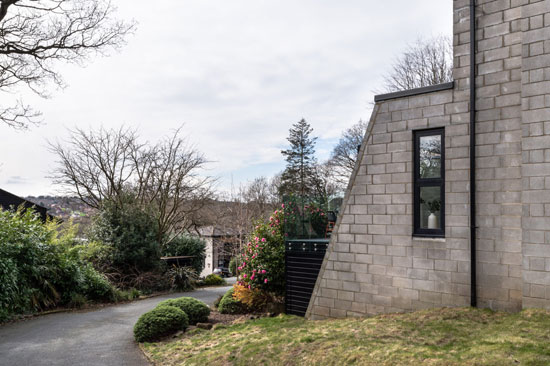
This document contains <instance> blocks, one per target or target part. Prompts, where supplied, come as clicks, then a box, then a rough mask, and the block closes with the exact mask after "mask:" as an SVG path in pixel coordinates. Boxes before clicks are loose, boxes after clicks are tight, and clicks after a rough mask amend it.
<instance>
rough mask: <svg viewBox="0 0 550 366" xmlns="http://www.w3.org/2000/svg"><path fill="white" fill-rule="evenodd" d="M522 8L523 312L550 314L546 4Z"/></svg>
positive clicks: (530, 2) (549, 33)
mask: <svg viewBox="0 0 550 366" xmlns="http://www.w3.org/2000/svg"><path fill="white" fill-rule="evenodd" d="M522 3H523V6H522V9H521V11H522V19H521V29H522V64H521V72H522V77H521V80H522V87H521V101H522V114H521V118H522V122H523V124H522V149H523V156H522V168H521V169H522V177H523V178H522V185H523V187H522V188H523V196H522V202H523V223H522V227H523V237H522V239H523V243H522V253H523V307H541V308H546V309H550V0H543V1H541V0H537V1H535V0H523V1H522Z"/></svg>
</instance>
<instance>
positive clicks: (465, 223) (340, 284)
mask: <svg viewBox="0 0 550 366" xmlns="http://www.w3.org/2000/svg"><path fill="white" fill-rule="evenodd" d="M453 3H454V79H455V87H454V89H453V90H448V91H439V92H436V93H430V94H423V95H416V96H411V97H406V98H400V99H395V100H389V101H384V102H381V103H377V105H376V107H375V109H374V112H373V115H372V118H371V121H370V125H369V129H368V132H367V134H366V136H365V139H364V142H363V145H362V150H361V152H360V160H359V161H358V162H357V165H356V168H355V171H354V174H353V176H352V178H351V181H350V186H349V187H348V191H347V193H346V199H345V203H344V209H343V214H342V215H341V217H340V218H339V219H338V220H339V221H338V223H337V227H336V230H335V234H334V235H333V238H332V240H331V244H330V246H329V250H328V253H327V255H326V257H325V261H324V263H323V267H322V270H321V273H320V275H319V278H318V281H317V284H316V287H315V290H314V294H313V297H312V300H311V302H310V307H309V309H308V314H307V316H308V317H310V318H325V317H344V316H363V315H366V314H375V313H380V312H394V311H408V310H414V309H420V308H425V307H436V306H464V305H468V304H469V302H470V298H469V295H470V243H469V233H470V228H469V225H470V217H469V210H470V208H469V195H470V186H469V174H470V172H469V108H470V106H469V77H470V75H469V68H470V54H469V52H470V44H469V42H470V29H469V16H470V14H469V3H470V1H469V0H454V2H453ZM477 12H478V15H477V16H478V18H477V24H478V31H477V34H476V40H477V48H478V52H477V54H476V64H477V70H478V76H477V78H476V90H477V121H476V156H477V158H476V165H477V169H476V188H477V189H476V197H477V201H478V206H477V213H476V218H477V225H478V230H477V243H478V248H477V258H478V261H477V268H478V275H477V282H478V288H477V292H478V304H479V306H482V307H489V308H492V309H503V310H510V311H513V310H519V309H521V308H522V307H529V306H538V307H546V308H550V301H549V299H550V136H549V135H550V122H549V121H550V110H549V107H550V96H549V91H550V57H549V55H548V52H549V51H550V15H549V13H550V0H543V1H540V0H539V1H534V0H478V1H477ZM431 127H444V129H445V154H446V155H445V165H446V184H445V214H446V227H445V238H443V239H426V238H415V237H413V236H412V232H413V228H412V224H413V217H412V213H413V212H412V211H413V201H412V200H413V193H412V179H413V152H412V150H413V131H414V130H418V129H425V128H431Z"/></svg>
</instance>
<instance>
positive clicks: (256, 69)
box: [0, 0, 452, 195]
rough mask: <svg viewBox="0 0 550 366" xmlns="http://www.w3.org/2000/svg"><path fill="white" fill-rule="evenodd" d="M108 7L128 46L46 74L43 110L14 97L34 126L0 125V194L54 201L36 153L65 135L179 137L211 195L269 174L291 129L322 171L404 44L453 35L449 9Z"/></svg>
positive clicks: (417, 1)
mask: <svg viewBox="0 0 550 366" xmlns="http://www.w3.org/2000/svg"><path fill="white" fill-rule="evenodd" d="M138 3H139V4H140V6H136V4H138ZM116 4H117V6H118V14H119V16H120V17H121V18H123V19H135V20H136V21H137V22H138V28H137V31H136V33H135V35H133V36H131V37H129V38H128V44H127V45H126V46H125V47H124V48H123V49H122V50H121V51H120V52H115V53H112V54H111V56H110V57H106V58H95V59H93V60H91V62H90V63H89V64H88V65H87V66H86V67H85V68H81V67H77V66H73V65H59V69H60V70H62V72H63V75H64V76H65V80H66V82H67V83H68V85H69V86H68V87H67V88H66V89H64V90H60V91H54V92H53V93H52V98H51V99H47V100H43V99H39V98H36V97H33V96H30V97H29V96H28V94H27V93H25V96H26V100H27V102H30V103H31V104H32V105H33V106H35V107H37V108H38V109H40V110H41V111H42V112H43V119H44V124H43V125H41V126H39V127H33V128H32V129H31V130H30V131H23V132H17V131H14V130H12V129H9V128H8V127H6V126H4V125H0V142H1V143H0V157H1V158H0V162H1V165H0V188H3V189H5V190H8V191H11V192H13V193H15V194H18V195H40V194H56V192H57V191H58V190H59V188H58V187H55V186H52V185H51V181H50V179H49V178H47V176H48V173H49V172H50V171H51V170H52V169H53V168H54V166H55V161H56V158H55V156H53V155H51V154H50V153H49V152H48V150H47V140H50V141H51V140H55V139H60V140H63V139H65V138H66V135H67V133H66V129H67V128H70V127H74V126H78V127H82V128H96V127H98V126H101V125H103V126H105V127H118V126H120V125H122V124H125V125H129V126H134V127H136V128H137V129H138V130H139V133H140V135H141V136H142V137H143V139H144V140H149V141H156V140H157V139H159V138H160V137H162V136H165V135H167V134H169V133H170V132H171V131H172V130H173V129H174V128H177V127H178V126H180V125H184V126H185V128H184V131H185V134H186V135H188V137H189V140H190V141H191V142H193V143H194V144H195V146H196V147H197V148H198V149H199V150H201V151H202V152H204V154H205V155H206V157H207V158H208V159H209V160H210V161H212V163H211V164H209V171H208V172H207V174H210V175H215V176H218V177H220V188H221V189H229V188H230V187H231V182H233V184H234V185H238V184H239V183H241V182H246V181H247V180H251V179H253V178H254V177H257V176H260V175H264V176H267V177H270V176H272V175H273V174H275V173H277V172H279V171H281V170H282V169H283V168H284V161H283V159H282V156H281V154H280V150H281V149H284V148H286V147H287V141H286V137H287V136H288V129H289V128H290V127H291V125H292V124H293V123H295V122H297V121H299V120H300V119H301V118H305V119H306V120H307V121H308V122H309V123H310V124H311V125H312V127H313V128H314V134H315V135H316V136H318V137H319V141H318V144H317V157H318V159H319V160H324V159H326V158H327V157H328V155H329V153H330V150H331V149H332V147H333V146H334V145H335V144H336V142H337V141H338V138H339V136H340V134H341V133H342V131H343V130H344V129H346V128H348V127H350V126H351V125H353V124H354V123H355V122H357V121H358V120H359V119H363V120H368V119H369V118H370V111H371V105H370V103H371V101H372V100H373V96H374V91H375V90H380V89H381V87H382V75H383V74H384V73H386V72H388V70H389V68H390V65H391V62H392V60H393V59H395V57H396V56H398V55H399V53H400V52H401V51H402V50H403V49H404V48H405V47H406V45H407V44H408V43H411V42H414V41H415V40H416V39H417V38H418V37H425V38H426V37H430V36H432V35H438V34H449V35H450V34H451V33H452V1H451V0H414V1H410V0H385V1H379V0H346V1H334V0H333V1H328V0H300V1H296V0H294V1H288V0H277V1H275V0H271V1H263V0H231V1H227V0H216V1H213V0H193V1H191V0H179V1H175V0H170V1H169V0H159V1H154V2H147V3H145V2H143V3H142V2H136V1H135V0H117V1H116ZM145 4H147V6H145Z"/></svg>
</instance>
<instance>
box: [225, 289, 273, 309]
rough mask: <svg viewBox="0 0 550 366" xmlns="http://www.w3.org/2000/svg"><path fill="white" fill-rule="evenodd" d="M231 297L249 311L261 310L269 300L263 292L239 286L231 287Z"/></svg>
mask: <svg viewBox="0 0 550 366" xmlns="http://www.w3.org/2000/svg"><path fill="white" fill-rule="evenodd" d="M233 297H234V298H235V299H237V300H239V301H240V302H241V303H243V304H244V305H246V306H247V307H248V308H250V309H261V308H263V307H264V306H265V305H266V304H267V303H268V302H269V300H270V296H269V295H268V294H267V293H266V292H265V291H262V290H260V289H257V288H248V286H242V285H239V284H236V285H235V286H233Z"/></svg>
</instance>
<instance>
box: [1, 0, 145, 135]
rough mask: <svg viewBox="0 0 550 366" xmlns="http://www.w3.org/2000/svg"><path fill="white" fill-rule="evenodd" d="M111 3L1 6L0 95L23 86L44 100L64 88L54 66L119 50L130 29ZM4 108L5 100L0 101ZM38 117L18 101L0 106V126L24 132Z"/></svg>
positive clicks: (52, 0) (71, 0)
mask: <svg viewBox="0 0 550 366" xmlns="http://www.w3.org/2000/svg"><path fill="white" fill-rule="evenodd" d="M114 13H115V8H114V6H113V5H112V4H111V2H110V0H0V91H2V92H4V93H12V94H13V93H17V92H19V89H18V88H19V87H20V86H26V87H28V88H29V89H30V90H32V91H33V92H35V93H36V94H38V95H40V96H41V97H44V98H46V97H48V96H49V93H48V89H49V87H50V86H51V85H52V84H53V85H55V86H56V87H63V86H64V82H63V79H62V77H61V74H60V73H59V72H58V70H57V69H56V68H55V66H56V65H57V64H58V63H59V62H70V63H77V64H82V63H83V62H84V61H86V60H87V58H88V57H89V56H91V55H94V54H98V53H99V54H103V53H105V52H107V50H108V49H113V48H118V47H120V46H121V45H122V44H123V43H124V38H125V36H126V35H127V34H128V33H130V32H132V31H133V29H134V23H125V22H122V21H120V20H117V19H115V18H113V16H114ZM2 99H3V100H4V103H6V102H5V100H6V98H2ZM39 121H40V112H38V111H36V110H34V109H33V108H32V107H30V106H29V105H27V104H25V103H24V102H23V101H21V100H19V101H16V102H14V104H13V105H10V106H6V105H0V122H3V123H5V124H7V125H8V126H11V127H14V128H21V129H24V128H27V127H28V126H29V125H31V124H34V123H38V122H39Z"/></svg>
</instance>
